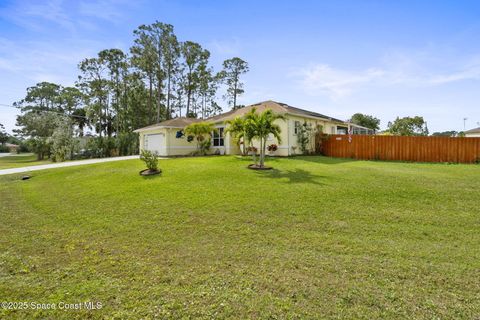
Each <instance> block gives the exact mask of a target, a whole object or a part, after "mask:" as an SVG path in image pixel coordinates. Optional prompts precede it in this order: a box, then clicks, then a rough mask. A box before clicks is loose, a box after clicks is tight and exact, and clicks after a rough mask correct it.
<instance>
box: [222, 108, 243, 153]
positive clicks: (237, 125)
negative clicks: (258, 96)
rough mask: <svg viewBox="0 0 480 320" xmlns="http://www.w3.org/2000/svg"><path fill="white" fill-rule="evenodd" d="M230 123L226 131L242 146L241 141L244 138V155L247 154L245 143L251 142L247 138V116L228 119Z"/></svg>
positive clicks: (227, 122)
mask: <svg viewBox="0 0 480 320" xmlns="http://www.w3.org/2000/svg"><path fill="white" fill-rule="evenodd" d="M226 124H227V125H228V127H227V129H226V130H225V132H228V133H230V135H231V136H232V138H233V141H234V142H235V143H236V144H237V145H238V146H239V147H240V141H241V140H242V139H243V147H242V155H245V154H246V149H245V145H246V144H247V143H249V141H247V139H246V132H245V118H240V117H235V119H233V120H227V121H226Z"/></svg>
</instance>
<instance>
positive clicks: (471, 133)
mask: <svg viewBox="0 0 480 320" xmlns="http://www.w3.org/2000/svg"><path fill="white" fill-rule="evenodd" d="M465 137H467V138H480V127H478V128H475V129H472V130H468V131H465Z"/></svg>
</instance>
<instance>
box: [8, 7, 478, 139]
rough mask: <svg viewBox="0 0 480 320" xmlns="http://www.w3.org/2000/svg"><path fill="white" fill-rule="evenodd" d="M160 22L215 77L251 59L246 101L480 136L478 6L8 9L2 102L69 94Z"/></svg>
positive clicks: (10, 123)
mask: <svg viewBox="0 0 480 320" xmlns="http://www.w3.org/2000/svg"><path fill="white" fill-rule="evenodd" d="M155 20H159V21H162V22H167V23H171V24H173V25H174V26H175V31H176V34H177V36H178V37H179V38H180V39H181V40H192V41H196V42H199V43H200V44H202V45H203V46H204V47H205V48H207V49H209V50H210V52H211V54H212V59H211V60H212V65H213V66H214V67H215V68H216V70H218V69H219V67H220V64H221V62H222V61H223V60H224V59H227V58H230V57H232V56H239V57H242V58H243V59H245V60H247V61H248V62H249V64H250V72H249V73H248V74H247V75H246V76H245V77H244V80H245V89H246V93H245V95H244V96H243V97H241V98H240V103H244V104H249V103H255V102H259V101H263V100H267V99H273V100H277V101H281V102H285V103H288V104H291V105H293V106H297V107H301V108H306V109H310V110H314V111H318V112H321V113H324V114H328V115H331V116H334V117H337V118H343V119H347V118H348V117H349V116H350V115H352V114H353V113H355V112H363V113H368V114H372V115H375V116H377V117H379V118H380V119H381V121H382V123H381V127H382V128H385V127H386V125H387V123H388V121H389V120H393V119H394V118H395V117H396V116H414V115H420V116H423V117H425V119H426V120H427V122H428V126H429V128H430V131H431V132H433V131H443V130H463V118H468V120H467V122H466V124H467V129H468V128H473V127H478V126H480V125H478V124H477V122H480V37H479V35H480V2H479V1H454V0H452V1H405V0H404V1H387V0H384V1H368V0H364V1H362V0H353V1H346V0H344V1H293V0H292V1H278V0H277V1H249V0H247V1H200V0H199V1H144V0H139V1H127V0H97V1H89V0H79V1H60V0H50V1H48V0H47V1H40V0H37V1H5V0H0V104H11V103H12V102H14V101H17V100H19V99H21V98H22V97H24V95H25V89H26V88H27V87H29V86H32V85H34V84H35V83H37V82H40V81H52V82H57V83H60V84H63V85H72V84H73V83H74V82H75V80H76V78H77V75H78V72H77V64H78V62H79V61H80V60H82V59H83V58H85V57H90V56H94V55H95V54H96V53H97V52H98V51H100V50H102V49H106V48H114V47H115V48H120V49H123V50H125V51H127V50H128V48H129V46H130V45H131V43H132V41H133V36H132V31H133V30H134V29H135V28H136V27H137V26H139V25H140V24H149V23H152V22H154V21H155ZM222 104H223V105H224V102H223V101H222ZM15 114H16V110H15V109H9V108H2V107H0V123H4V124H5V125H6V127H7V128H8V129H9V130H11V129H12V128H13V127H14V123H15Z"/></svg>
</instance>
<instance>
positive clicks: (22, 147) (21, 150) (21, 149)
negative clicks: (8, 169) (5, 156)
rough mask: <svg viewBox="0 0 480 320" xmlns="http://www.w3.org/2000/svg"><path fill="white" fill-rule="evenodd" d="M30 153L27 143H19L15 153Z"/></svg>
mask: <svg viewBox="0 0 480 320" xmlns="http://www.w3.org/2000/svg"><path fill="white" fill-rule="evenodd" d="M24 152H30V148H29V147H28V143H27V142H26V141H22V142H20V144H19V145H18V148H17V153H24Z"/></svg>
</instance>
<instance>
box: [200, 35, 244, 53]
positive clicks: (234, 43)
mask: <svg viewBox="0 0 480 320" xmlns="http://www.w3.org/2000/svg"><path fill="white" fill-rule="evenodd" d="M240 47H241V45H240V40H238V39H237V38H234V39H230V40H217V39H215V40H212V41H210V43H208V45H207V48H208V49H209V50H211V51H212V52H213V53H215V54H218V55H222V56H235V55H238V54H239V53H240Z"/></svg>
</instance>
